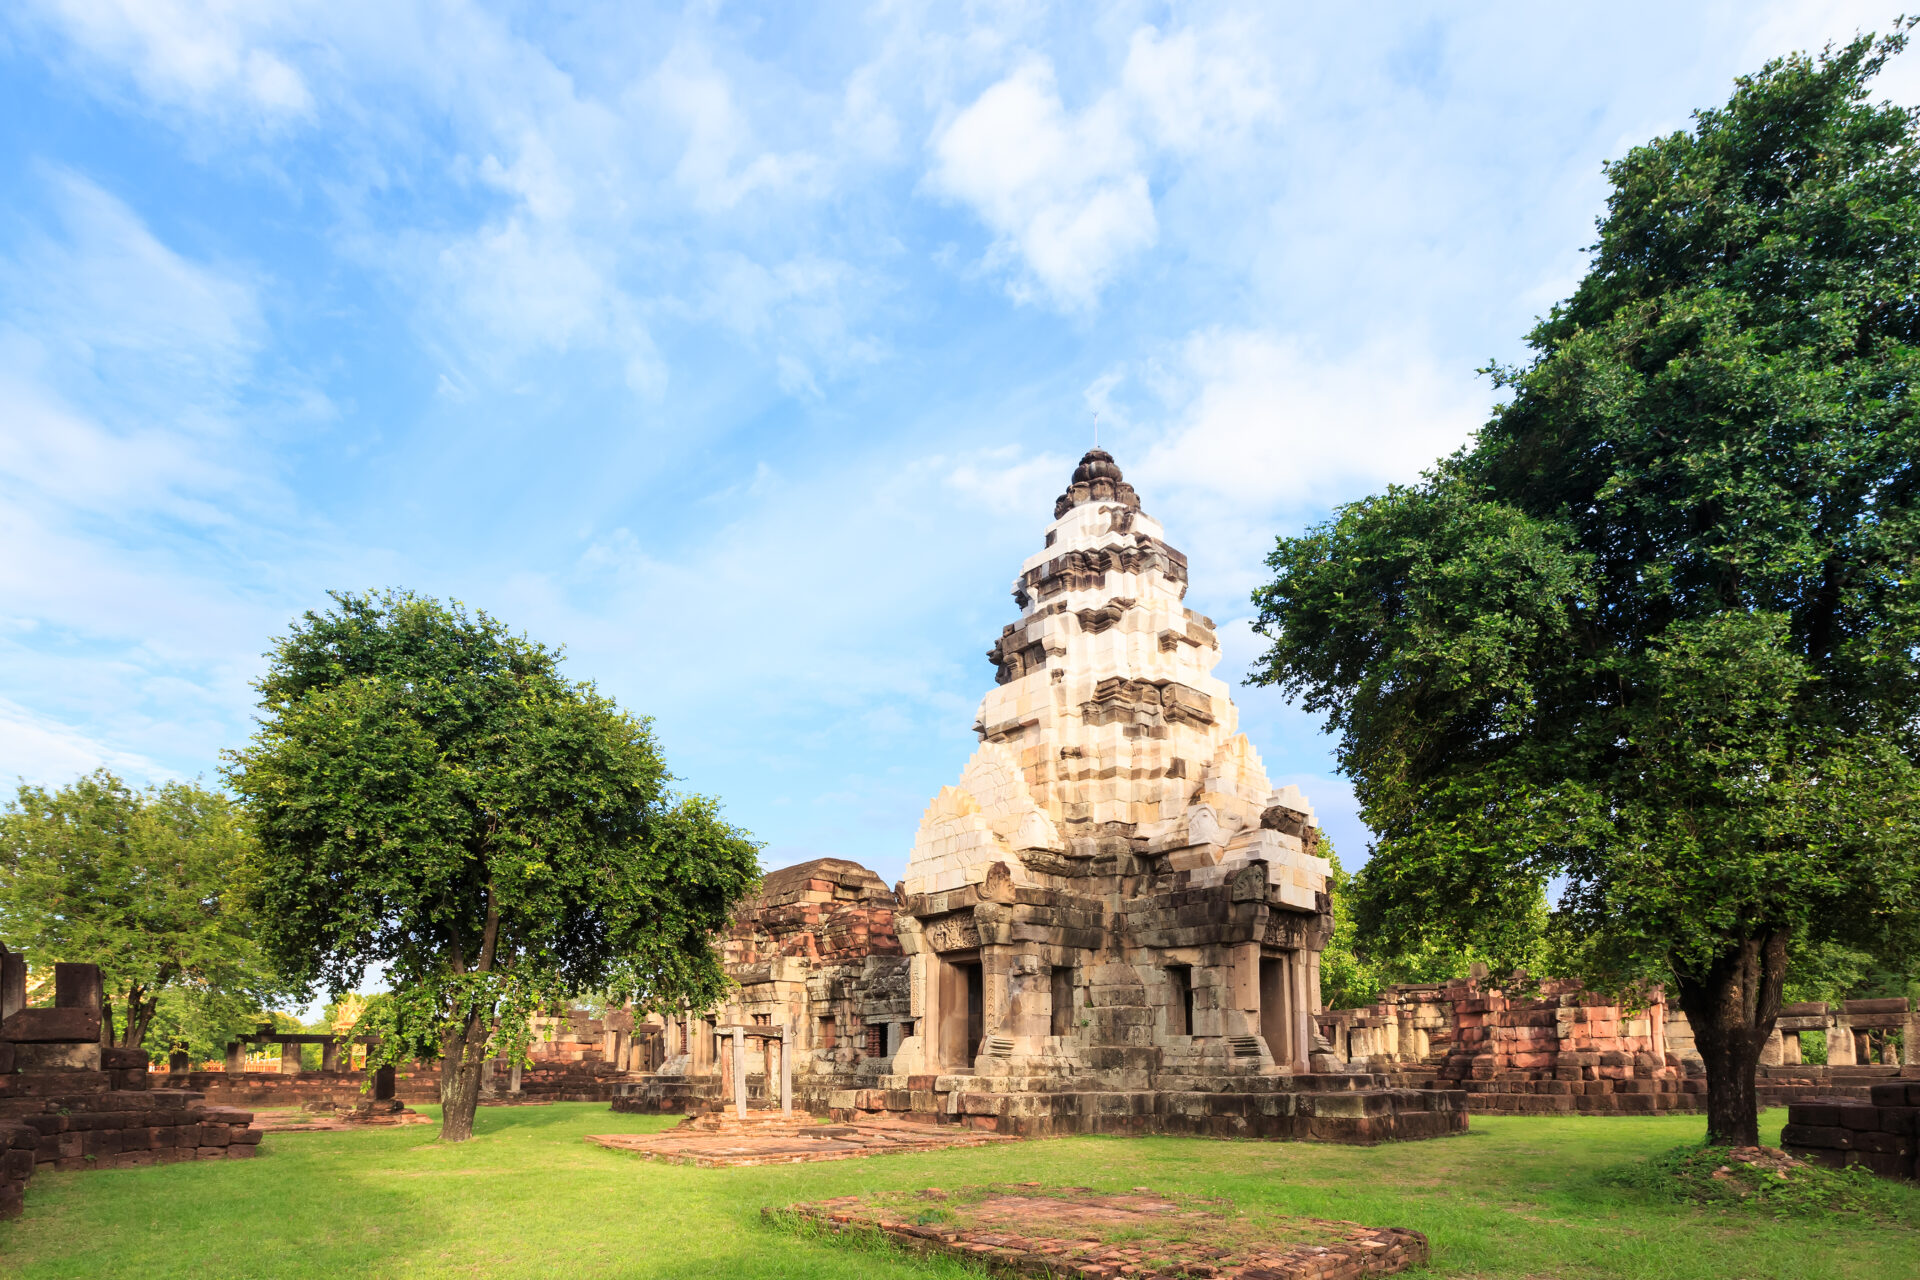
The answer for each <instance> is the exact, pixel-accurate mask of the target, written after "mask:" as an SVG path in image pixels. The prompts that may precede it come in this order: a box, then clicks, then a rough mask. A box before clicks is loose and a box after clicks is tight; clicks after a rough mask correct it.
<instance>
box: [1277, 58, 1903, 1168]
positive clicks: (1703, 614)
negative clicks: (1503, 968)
mask: <svg viewBox="0 0 1920 1280" xmlns="http://www.w3.org/2000/svg"><path fill="white" fill-rule="evenodd" d="M1903 41H1904V35H1903V34H1900V33H1896V34H1894V35H1892V36H1888V37H1883V38H1861V39H1858V40H1856V41H1854V42H1852V43H1851V44H1849V45H1847V46H1845V47H1844V48H1840V49H1832V48H1829V49H1828V50H1827V51H1826V52H1825V53H1823V54H1822V55H1821V56H1820V57H1818V58H1808V57H1804V56H1795V57H1790V58H1786V59H1782V60H1779V61H1776V62H1772V63H1769V64H1768V65H1767V66H1766V67H1765V68H1764V69H1763V70H1762V71H1761V72H1760V73H1759V74H1758V75H1755V76H1751V77H1747V78H1743V79H1741V80H1739V81H1738V82H1737V84H1736V88H1735V91H1734V94H1733V96H1732V98H1731V100H1730V101H1729V102H1728V103H1727V105H1726V106H1725V107H1724V108H1719V109H1715V110H1709V111H1702V112H1699V113H1698V114H1697V115H1696V116H1695V124H1694V127H1693V128H1692V130H1691V131H1687V132H1680V133H1675V134H1673V135H1671V136H1669V137H1664V138H1659V139H1656V140H1655V141H1653V142H1651V143H1649V144H1647V145H1646V146H1643V147H1638V148H1635V149H1634V150H1633V151H1632V152H1630V153H1629V154H1628V155H1627V157H1626V158H1625V159H1624V160H1620V161H1617V162H1614V163H1612V164H1610V165H1608V166H1607V170H1606V172H1607V175H1608V177H1609V178H1610V179H1611V180H1612V184H1613V193H1612V195H1611V197H1610V198H1609V201H1608V209H1607V214H1606V216H1605V217H1604V218H1603V219H1602V220H1601V221H1600V223H1599V232H1600V238H1599V243H1598V244H1597V245H1596V246H1595V247H1594V257H1593V262H1592V266H1591V269H1590V270H1589V272H1588V274H1587V276H1586V278H1585V279H1584V280H1583V281H1582V282H1581V284H1580V286H1579V288H1578V290H1577V292H1576V293H1575V294H1574V296H1573V297H1572V299H1570V300H1569V301H1568V302H1566V303H1565V304H1564V305H1562V306H1560V307H1557V308H1555V309H1554V311H1553V313H1552V314H1551V315H1550V316H1549V317H1548V318H1547V319H1546V320H1544V321H1542V322H1541V323H1540V324H1539V325H1538V327H1537V328H1535V329H1534V331H1533V333H1532V334H1531V335H1530V337H1529V343H1530V345H1531V347H1532V349H1533V352H1534V354H1533V357H1532V359H1531V361H1530V363H1528V364H1527V365H1525V367H1522V368H1517V369H1503V370H1496V371H1495V374H1496V378H1497V379H1498V381H1499V382H1500V383H1501V384H1502V385H1503V386H1505V387H1506V388H1508V389H1510V392H1511V399H1510V401H1509V402H1508V403H1507V404H1505V405H1504V406H1503V407H1501V408H1500V409H1498V410H1496V412H1495V413H1494V415H1493V417H1492V420H1491V421H1490V422H1489V423H1488V424H1487V425H1486V427H1485V428H1484V429H1483V430H1482V431H1481V432H1480V434H1479V436H1478V438H1477V439H1476V440H1475V441H1474V443H1473V444H1472V445H1471V446H1470V447H1468V448H1467V449H1465V450H1463V451H1462V452H1460V453H1459V454H1457V455H1455V456H1453V457H1451V458H1449V459H1446V460H1444V462H1442V463H1441V464H1440V465H1439V466H1438V467H1437V468H1436V470H1435V471H1434V472H1432V473H1431V474H1430V475H1428V476H1427V477H1426V479H1425V481H1424V482H1423V483H1422V484H1420V485H1418V486H1415V487H1411V488H1393V489H1390V490H1388V491H1387V492H1386V493H1384V494H1381V495H1378V496H1375V497H1371V498H1368V499H1365V500H1363V501H1360V502H1357V503H1354V504H1352V505H1350V506H1348V507H1345V508H1343V509H1341V510H1340V511H1338V512H1337V513H1336V514H1335V516H1334V518H1333V519H1332V520H1330V521H1329V522H1327V523H1326V524H1323V525H1321V526H1319V527H1318V528H1315V529H1313V530H1310V531H1309V532H1308V533H1306V534H1305V535H1304V536H1301V537H1297V538H1286V539H1282V540H1281V541H1280V543H1279V545H1278V547H1277V549H1276V550H1275V552H1274V553H1273V555H1272V556H1271V558H1270V559H1269V562H1268V563H1269V564H1270V565H1271V567H1272V568H1273V569H1274V571H1275V573H1276V578H1275V580H1274V581H1273V582H1272V583H1271V585H1269V586H1267V587H1264V588H1262V589H1261V590H1260V591H1259V592H1257V593H1256V601H1257V603H1258V605H1259V607H1260V610H1261V620H1260V624H1259V625H1260V628H1261V630H1262V632H1263V633H1264V634H1265V635H1267V636H1268V637H1269V638H1270V639H1272V641H1273V645H1272V648H1271V649H1270V650H1269V651H1268V652H1267V653H1266V655H1265V656H1264V658H1263V660H1262V663H1261V665H1260V667H1259V668H1258V669H1257V671H1256V673H1255V675H1254V679H1255V680H1256V682H1259V683H1270V684H1275V685H1279V686H1281V687H1283V688H1284V689H1286V690H1288V691H1289V692H1291V693H1294V694H1296V695H1300V696H1302V697H1303V698H1304V700H1305V704H1306V706H1307V707H1308V708H1310V709H1313V710H1316V711H1320V712H1324V713H1326V715H1327V717H1328V723H1329V727H1330V729H1332V730H1334V731H1337V732H1338V733H1339V734H1340V736H1341V746H1340V751H1341V761H1342V765H1343V767H1344V768H1345V769H1346V770H1347V771H1348V772H1349V773H1350V774H1351V775H1352V776H1353V777H1354V779H1355V782H1356V791H1357V794H1358V796H1359V798H1360V800H1361V804H1362V810H1363V813H1364V815H1365V817H1366V819H1367V821H1368V822H1369V824H1370V825H1371V826H1372V827H1373V829H1374V830H1375V831H1376V832H1378V833H1379V836H1380V838H1379V844H1378V847H1377V851H1376V852H1375V854H1374V857H1373V859H1372V861H1371V862H1370V863H1369V865H1368V866H1367V868H1366V875H1365V877H1364V883H1363V886H1362V900H1361V901H1360V902H1359V903H1358V904H1357V905H1358V907H1359V922H1360V925H1361V927H1362V931H1363V933H1369V934H1373V935H1377V936H1379V937H1381V938H1382V939H1384V940H1385V941H1386V942H1387V943H1388V945H1394V944H1397V943H1401V942H1404V941H1406V940H1410V939H1418V938H1422V937H1428V936H1435V935H1439V936H1450V937H1453V938H1456V939H1459V938H1465V937H1466V936H1468V934H1469V932H1470V931H1471V930H1473V929H1476V928H1484V927H1487V924H1488V922H1490V921H1493V922H1497V921H1509V922H1511V921H1516V920H1518V919H1519V918H1520V917H1521V916H1522V915H1524V913H1525V911H1526V910H1527V909H1528V907H1529V905H1530V904H1532V903H1533V902H1535V901H1536V897H1537V895H1538V894H1539V893H1540V891H1541V889H1542V887H1543V886H1544V885H1545V884H1547V883H1548V882H1549V880H1550V879H1551V878H1552V877H1554V876H1563V877H1565V888H1564V892H1563V894H1562V895H1561V897H1560V900H1559V902H1558V904H1557V906H1556V909H1555V911H1554V913H1553V925H1554V928H1555V930H1556V931H1557V932H1558V933H1559V934H1560V935H1561V937H1562V940H1563V941H1564V943H1565V944H1566V945H1567V946H1569V947H1573V948H1577V949H1578V950H1579V953H1580V954H1581V955H1582V957H1583V959H1584V962H1585V963H1586V964H1587V965H1588V966H1590V967H1591V969H1592V970H1593V971H1594V976H1595V977H1596V979H1599V980H1603V981H1612V982H1617V983H1619V984H1621V985H1625V984H1626V983H1628V982H1630V981H1633V980H1636V979H1648V978H1651V979H1655V980H1662V981H1669V982H1671V984H1672V987H1673V989H1674V991H1675V994H1676V995H1677V998H1678V1002H1679V1004H1680V1006H1681V1007H1682V1008H1683V1009H1684V1010H1685V1011H1686V1014H1687V1016H1688V1018H1689V1020H1690V1021H1691V1022H1692V1024H1693V1028H1694V1032H1695V1035H1696V1038H1697V1042H1698V1045H1699V1048H1700V1052H1701V1056H1702V1057H1703V1058H1704V1059H1705V1062H1706V1068H1707V1085H1708V1120H1707V1128H1708V1134H1709V1136H1710V1138H1711V1139H1712V1140H1714V1141H1716V1142H1736V1143H1748V1144H1751V1143H1753V1142H1755V1141H1757V1138H1758V1127H1757V1107H1756V1103H1755V1095H1754V1074H1755V1067H1756V1065H1757V1063H1758V1059H1759V1054H1760V1050H1761V1047H1762V1045H1763V1044H1764V1043H1765V1041H1766V1039H1767V1036H1768V1035H1769V1033H1770V1032H1771V1030H1772V1028H1773V1025H1774V1019H1775V1017H1776V1015H1777V1012H1778V1009H1779V1006H1780V1002H1781V990H1782V985H1783V983H1784V981H1785V980H1786V977H1787V974H1788V965H1789V959H1790V955H1791V953H1792V952H1793V951H1794V949H1795V946H1796V945H1798V946H1800V947H1801V948H1802V949H1805V948H1808V947H1818V946H1822V945H1826V944H1839V945H1844V946H1847V947H1852V948H1856V949H1859V950H1862V951H1865V952H1868V953H1870V954H1872V955H1875V956H1880V957H1898V956H1900V955H1911V954H1912V953H1913V952H1914V950H1915V948H1916V945H1917V943H1920V939H1917V938H1916V932H1917V931H1920V930H1917V925H1916V919H1917V917H1920V844H1917V843H1916V839H1915V836H1916V831H1915V823H1916V818H1920V805H1917V804H1916V798H1920V786H1916V768H1915V761H1916V758H1917V757H1920V591H1917V590H1916V589H1915V583H1914V578H1915V571H1916V569H1917V568H1920V510H1917V509H1916V492H1917V491H1920V471H1917V470H1916V467H1915V459H1916V457H1920V427H1916V421H1915V415H1914V409H1913V402H1912V398H1911V395H1910V388H1911V387H1912V386H1913V384H1914V382H1915V379H1916V377H1920V346H1916V343H1917V342H1920V301H1916V299H1917V298H1920V291H1917V290H1916V277H1917V275H1920V150H1916V145H1915V143H1916V118H1915V113H1914V112H1912V111H1909V110H1907V109H1904V108H1899V107H1894V106H1889V105H1876V104H1874V103H1872V102H1870V101H1869V94H1868V86H1869V83H1870V82H1871V80H1872V79H1873V77H1874V75H1875V74H1876V73H1878V72H1879V71H1880V69H1881V68H1882V66H1883V65H1884V63H1885V61H1886V59H1887V58H1888V57H1889V56H1891V55H1892V54H1894V53H1896V52H1897V51H1898V50H1899V49H1900V48H1901V47H1902V44H1903Z"/></svg>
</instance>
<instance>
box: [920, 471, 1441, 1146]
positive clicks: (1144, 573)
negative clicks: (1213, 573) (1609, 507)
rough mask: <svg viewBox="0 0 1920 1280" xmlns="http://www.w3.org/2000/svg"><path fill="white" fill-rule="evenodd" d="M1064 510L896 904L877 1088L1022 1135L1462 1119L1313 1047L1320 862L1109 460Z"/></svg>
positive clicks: (1024, 579)
mask: <svg viewBox="0 0 1920 1280" xmlns="http://www.w3.org/2000/svg"><path fill="white" fill-rule="evenodd" d="M1053 515H1054V518H1053V522H1052V523H1051V524H1049V525H1048V526H1047V528H1046V530H1045V540H1044V545H1043V546H1042V547H1041V548H1040V549H1039V550H1038V551H1037V552H1035V554H1034V555H1032V556H1031V557H1029V558H1028V560H1027V562H1026V563H1025V564H1024V565H1023V566H1021V570H1020V574H1019V577H1018V578H1017V579H1015V582H1014V586H1013V596H1014V601H1015V603H1016V604H1017V605H1018V606H1019V608H1020V616H1019V618H1018V619H1017V620H1016V621H1014V622H1012V623H1010V624H1008V625H1007V626H1006V627H1005V628H1004V630H1003V631H1002V632H1001V634H1000V637H999V639H998V640H997V641H996V642H995V643H994V645H993V648H992V649H991V651H990V652H989V654H988V657H989V658H990V659H991V661H992V662H993V664H994V668H995V680H996V683H995V687H994V688H993V689H992V691H991V692H989V693H988V694H987V695H986V697H985V699H984V700H983V701H982V703H981V705H980V713H979V717H978V719H977V721H976V723H975V725H974V728H975V731H976V732H977V733H978V734H979V736H980V747H979V749H978V750H977V751H976V752H975V753H974V755H973V757H972V759H971V760H969V761H968V762H967V765H966V767H965V768H964V769H963V770H962V771H961V775H960V778H959V781H958V782H957V783H956V784H955V785H953V786H949V787H945V788H943V789H942V790H941V791H940V793H939V795H938V796H936V797H935V798H934V801H933V803H932V804H931V805H930V806H929V807H928V809H927V812H926V816H925V817H924V819H923V820H922V822H921V824H920V830H919V833H918V835H917V837H916V839H915V842H914V847H913V852H912V856H911V858H910V860H909V863H908V866H907V872H906V877H905V879H904V881H903V882H902V884H901V886H900V904H899V914H898V916H897V918H896V920H895V923H894V928H895V932H896V933H897V935H898V937H899V939H900V944H901V948H902V950H903V951H904V952H905V953H906V954H907V956H908V957H909V960H910V965H911V969H910V974H911V988H910V1000H911V1006H910V1009H909V1014H910V1018H911V1022H912V1026H913V1031H914V1034H912V1035H910V1036H907V1037H906V1038H905V1039H904V1040H903V1041H902V1043H901V1044H900V1046H899V1048H898V1050H897V1051H896V1052H895V1053H894V1054H893V1056H892V1060H891V1062H890V1063H889V1064H888V1065H889V1070H888V1071H887V1072H886V1075H885V1078H884V1082H885V1084H887V1085H889V1086H892V1087H893V1089H894V1090H895V1091H896V1092H897V1091H902V1090H904V1091H905V1092H907V1093H908V1094H910V1095H912V1098H911V1101H910V1105H909V1107H908V1109H909V1110H912V1111H916V1112H923V1111H929V1110H931V1111H934V1112H945V1113H948V1114H953V1113H956V1112H957V1113H961V1114H966V1115H974V1116H979V1117H982V1118H990V1120H991V1122H992V1123H994V1124H995V1125H996V1126H997V1127H1001V1128H1011V1129H1014V1130H1017V1131H1022V1132H1056V1131H1074V1130H1118V1131H1129V1130H1142V1129H1159V1130H1188V1131H1190V1130H1199V1131H1205V1132H1222V1131H1227V1132H1247V1133H1264V1134H1271V1135H1273V1136H1325V1137H1342V1136H1344V1137H1348V1138H1357V1139H1360V1140H1368V1139H1370V1138H1377V1137H1388V1136H1398V1137H1417V1136H1428V1135H1430V1134H1434V1133H1440V1132H1445V1131H1449V1130H1451V1129H1455V1128H1459V1127H1464V1123H1465V1113H1464V1110H1463V1109H1462V1107H1461V1105H1460V1104H1461V1099H1460V1097H1459V1095H1457V1094H1453V1093H1449V1092H1446V1091H1441V1092H1429V1093H1426V1094H1425V1095H1422V1094H1418V1093H1414V1092H1412V1091H1404V1090H1389V1089H1385V1088H1380V1087H1378V1086H1380V1085H1381V1084H1382V1081H1381V1080H1380V1079H1379V1078H1378V1077H1373V1076H1369V1075H1366V1074H1362V1073H1350V1072H1341V1073H1335V1072H1334V1068H1335V1066H1336V1064H1335V1063H1334V1061H1333V1059H1332V1058H1331V1057H1330V1056H1328V1055H1327V1053H1326V1046H1325V1044H1324V1043H1323V1042H1318V1041H1317V1029H1316V1026H1315V1022H1314V1018H1315V1015H1316V1014H1317V1013H1318V1012H1319V985H1320V984H1319V953H1320V950H1321V949H1322V948H1323V947H1324V946H1325V944H1326V939H1327V936H1328V934H1329V932H1330V929H1331V924H1332V921H1331V916H1330V914H1329V903H1328V899H1327V893H1326V877H1327V872H1328V865H1327V862H1326V860H1325V859H1324V858H1322V857H1320V856H1319V854H1318V853H1317V851H1316V849H1317V844H1318V831H1317V828H1316V826H1315V824H1314V818H1313V811H1312V808H1311V806H1310V805H1309V804H1308V803H1307V800H1306V798H1305V797H1304V796H1302V795H1301V794H1300V792H1299V791H1298V790H1297V789H1295V788H1293V787H1285V788H1278V789H1276V788H1275V787H1274V786H1273V784H1272V783H1271V781H1270V780H1269V779H1268V777H1267V775H1266V771H1265V769H1264V768H1263V767H1262V765H1261V762H1260V757H1259V755H1258V754H1257V753H1256V752H1255V751H1254V749H1253V746H1252V745H1251V744H1250V743H1249V742H1248V741H1247V738H1246V735H1244V734H1242V733H1240V732H1239V731H1238V726H1237V723H1236V721H1237V713H1236V711H1235V709H1234V705H1233V701H1232V698H1231V696H1230V695H1229V692H1228V688H1227V685H1226V684H1225V682H1224V681H1222V680H1221V679H1219V677H1217V676H1216V675H1215V674H1214V667H1215V666H1216V665H1217V664H1218V663H1219V661H1220V648H1219V641H1218V639H1217V638H1216V636H1215V632H1214V625H1213V622H1212V621H1211V620H1210V619H1208V618H1206V617H1203V616H1202V615H1200V614H1198V613H1195V612H1194V611H1193V610H1191V609H1189V608H1187V607H1186V605H1185V603H1184V597H1185V595H1186V591H1187V560H1186V557H1185V556H1184V555H1182V554H1181V553H1180V552H1179V551H1177V550H1175V549H1174V548H1173V547H1172V546H1171V545H1169V543H1168V542H1167V540H1166V535H1165V532H1164V531H1163V530H1162V529H1161V527H1160V525H1159V523H1158V522H1157V521H1155V520H1154V519H1153V518H1152V517H1151V516H1149V515H1148V514H1147V513H1146V512H1144V511H1143V510H1141V506H1140V500H1139V497H1138V496H1137V495H1136V494H1135V492H1134V490H1133V487H1132V486H1131V485H1129V484H1128V483H1127V482H1126V481H1125V479H1124V478H1123V477H1122V475H1121V472H1120V468H1119V467H1118V466H1117V465H1115V463H1114V460H1113V458H1112V457H1111V456H1110V455H1108V454H1106V453H1104V452H1102V451H1101V450H1098V449H1095V450H1093V451H1092V452H1090V453H1088V454H1087V455H1086V456H1085V457H1084V458H1083V459H1081V461H1080V465H1079V466H1078V468H1076V469H1075V471H1074V473H1073V479H1072V481H1071V483H1070V484H1069V486H1068V488H1067V490H1066V492H1065V493H1063V494H1062V495H1061V496H1060V498H1059V500H1058V502H1057V503H1056V504H1055V507H1054V512H1053Z"/></svg>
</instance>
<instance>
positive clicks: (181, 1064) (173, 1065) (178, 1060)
mask: <svg viewBox="0 0 1920 1280" xmlns="http://www.w3.org/2000/svg"><path fill="white" fill-rule="evenodd" d="M191 1070H193V1060H192V1059H191V1058H189V1057H187V1051H186V1050H185V1049H176V1050H174V1051H173V1052H172V1053H170V1054H168V1055H167V1071H168V1072H169V1073H171V1072H175V1071H191Z"/></svg>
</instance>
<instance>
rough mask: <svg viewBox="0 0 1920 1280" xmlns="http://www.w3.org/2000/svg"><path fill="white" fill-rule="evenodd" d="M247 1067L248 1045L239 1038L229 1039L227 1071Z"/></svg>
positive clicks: (230, 1071)
mask: <svg viewBox="0 0 1920 1280" xmlns="http://www.w3.org/2000/svg"><path fill="white" fill-rule="evenodd" d="M246 1069H247V1046H246V1045H244V1044H242V1043H240V1042H239V1041H238V1040H229V1041H227V1071H228V1072H229V1073H232V1072H237V1071H245V1070H246Z"/></svg>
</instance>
